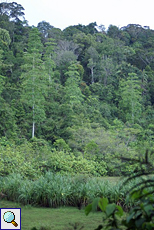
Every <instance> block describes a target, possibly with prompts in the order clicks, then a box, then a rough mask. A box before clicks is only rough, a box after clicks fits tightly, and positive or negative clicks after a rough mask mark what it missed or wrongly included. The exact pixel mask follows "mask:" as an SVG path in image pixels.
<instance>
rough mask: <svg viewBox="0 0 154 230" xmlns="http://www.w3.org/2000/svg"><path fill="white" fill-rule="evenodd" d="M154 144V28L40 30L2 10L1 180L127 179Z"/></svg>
mask: <svg viewBox="0 0 154 230" xmlns="http://www.w3.org/2000/svg"><path fill="white" fill-rule="evenodd" d="M153 138H154V30H151V29H150V28H149V27H148V26H147V27H142V26H140V25H136V24H129V25H127V26H125V27H122V28H118V27H117V26H114V25H110V26H109V28H108V29H107V30H105V28H104V27H103V26H97V24H96V23H95V22H92V23H90V24H89V25H81V24H79V25H72V26H69V27H67V28H65V29H64V30H61V29H59V28H55V27H54V26H53V25H50V23H48V22H46V21H42V22H39V23H38V25H37V27H34V26H29V25H28V23H27V21H26V19H25V17H24V8H23V6H21V5H20V4H17V3H16V2H12V3H6V2H5V3H1V4H0V154H1V157H0V174H1V175H6V174H9V173H10V172H16V171H17V172H20V173H23V174H25V175H27V176H30V177H35V175H36V174H37V175H38V174H39V173H40V174H41V173H43V172H44V171H46V170H47V171H48V170H50V171H52V172H62V173H67V172H69V173H72V174H73V173H88V174H92V175H95V176H103V175H109V176H110V175H121V174H123V175H125V174H128V173H132V172H134V171H135V170H138V167H140V165H139V164H138V163H135V165H134V161H133V162H132V163H128V162H127V161H126V159H127V158H128V157H129V158H132V159H137V157H138V156H139V157H140V159H142V158H143V155H144V153H145V150H146V149H147V148H148V149H150V151H152V150H153V148H154V144H153ZM151 160H152V156H151Z"/></svg>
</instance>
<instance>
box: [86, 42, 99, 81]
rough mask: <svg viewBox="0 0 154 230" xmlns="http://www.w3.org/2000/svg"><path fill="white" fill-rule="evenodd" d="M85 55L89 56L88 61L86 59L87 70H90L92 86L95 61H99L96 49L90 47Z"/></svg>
mask: <svg viewBox="0 0 154 230" xmlns="http://www.w3.org/2000/svg"><path fill="white" fill-rule="evenodd" d="M87 53H88V55H89V57H90V58H89V59H88V65H87V66H88V68H90V70H91V83H92V84H93V83H94V82H95V80H94V68H95V66H96V64H97V61H98V59H99V55H98V52H97V51H96V49H95V48H94V47H92V46H90V47H89V48H88V50H87Z"/></svg>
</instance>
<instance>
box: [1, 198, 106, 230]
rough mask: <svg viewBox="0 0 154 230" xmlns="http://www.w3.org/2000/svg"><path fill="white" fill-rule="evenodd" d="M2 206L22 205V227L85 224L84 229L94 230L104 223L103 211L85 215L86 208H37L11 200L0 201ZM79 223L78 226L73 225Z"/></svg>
mask: <svg viewBox="0 0 154 230" xmlns="http://www.w3.org/2000/svg"><path fill="white" fill-rule="evenodd" d="M0 207H1V208H20V207H21V229H22V230H30V229H31V228H33V227H36V228H37V229H40V227H41V226H42V227H46V229H47V228H49V229H51V230H73V229H80V228H81V226H84V228H83V230H94V229H95V228H96V227H97V226H98V224H101V223H102V213H101V212H97V213H91V214H89V215H88V216H86V215H85V213H84V209H82V210H78V209H77V208H73V207H69V208H68V207H63V208H56V209H53V208H36V207H31V206H21V205H19V204H18V203H13V202H9V201H0ZM69 223H72V224H73V225H74V224H75V223H78V224H79V225H78V228H74V227H71V225H70V224H69Z"/></svg>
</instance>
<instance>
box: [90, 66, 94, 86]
mask: <svg viewBox="0 0 154 230" xmlns="http://www.w3.org/2000/svg"><path fill="white" fill-rule="evenodd" d="M91 83H92V84H93V83H94V68H93V67H91Z"/></svg>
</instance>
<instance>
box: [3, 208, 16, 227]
mask: <svg viewBox="0 0 154 230" xmlns="http://www.w3.org/2000/svg"><path fill="white" fill-rule="evenodd" d="M3 219H4V221H5V222H7V223H11V224H13V225H14V226H15V227H17V226H18V224H17V223H16V222H15V221H14V220H15V215H14V213H13V212H11V211H7V212H5V213H4V215H3Z"/></svg>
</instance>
